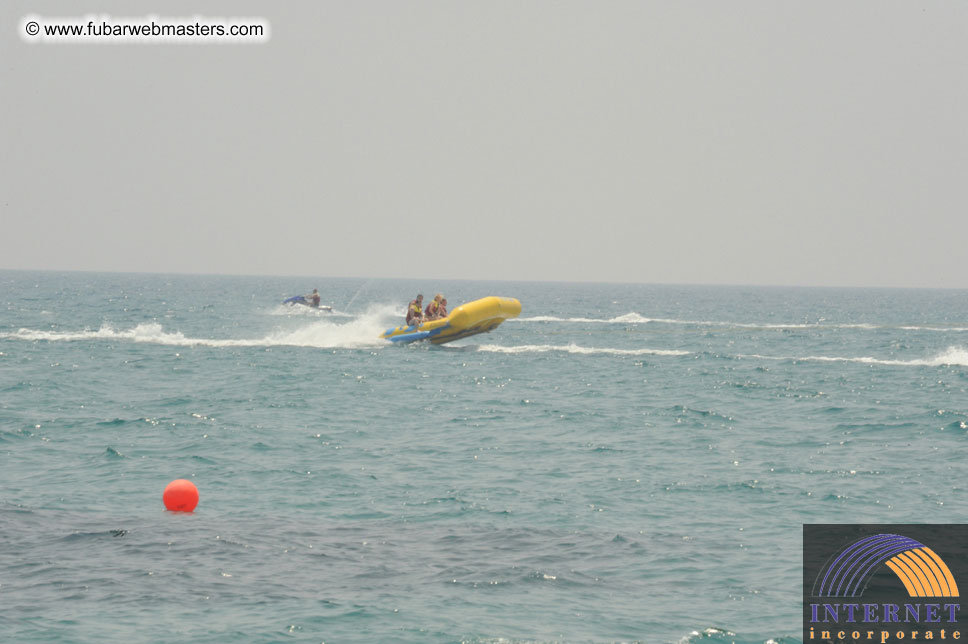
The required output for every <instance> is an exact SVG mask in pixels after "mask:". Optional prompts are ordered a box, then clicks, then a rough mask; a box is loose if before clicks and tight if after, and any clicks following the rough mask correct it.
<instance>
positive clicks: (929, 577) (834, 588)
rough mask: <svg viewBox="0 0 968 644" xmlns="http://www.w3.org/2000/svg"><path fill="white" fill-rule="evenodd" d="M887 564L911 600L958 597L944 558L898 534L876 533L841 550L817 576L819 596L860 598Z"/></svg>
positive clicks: (815, 586) (921, 544)
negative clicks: (871, 580) (916, 598)
mask: <svg viewBox="0 0 968 644" xmlns="http://www.w3.org/2000/svg"><path fill="white" fill-rule="evenodd" d="M882 565H886V566H887V567H888V568H889V569H890V570H891V571H892V572H893V573H894V574H895V575H896V576H897V578H898V579H899V580H900V581H901V583H902V584H903V585H904V588H905V590H907V592H908V595H910V596H911V597H958V596H959V594H958V585H957V584H956V583H955V580H954V577H953V576H952V574H951V570H950V569H949V568H948V566H947V565H946V564H945V563H944V561H942V559H941V557H939V556H938V555H937V553H935V552H934V551H933V550H931V549H930V548H928V547H927V546H925V545H924V544H923V543H921V542H919V541H916V540H915V539H911V538H909V537H905V536H902V535H898V534H875V535H870V536H867V537H864V538H862V539H858V540H857V541H854V542H853V543H850V544H848V545H847V546H845V547H844V548H842V549H841V550H840V551H839V552H838V553H837V554H836V556H834V557H833V558H832V560H831V561H830V563H829V564H828V565H827V566H825V567H824V568H823V569H822V570H821V571H820V573H819V574H818V575H817V580H816V582H814V595H815V596H817V597H857V596H859V595H863V593H864V589H865V588H866V587H867V584H868V582H869V581H870V579H871V577H873V575H874V573H876V572H877V571H878V570H879V569H880V567H881V566H882Z"/></svg>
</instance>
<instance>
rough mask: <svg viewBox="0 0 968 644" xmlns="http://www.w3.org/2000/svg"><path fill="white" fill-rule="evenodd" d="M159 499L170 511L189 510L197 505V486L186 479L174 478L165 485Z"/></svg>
mask: <svg viewBox="0 0 968 644" xmlns="http://www.w3.org/2000/svg"><path fill="white" fill-rule="evenodd" d="M161 499H162V500H163V501H164V502H165V508H166V509H168V510H171V511H172V512H191V511H192V510H194V509H195V506H196V505H198V488H197V487H195V484H194V483H192V482H191V481H189V480H186V479H176V480H174V481H172V482H171V483H169V484H168V486H167V487H165V493H164V494H162V496H161Z"/></svg>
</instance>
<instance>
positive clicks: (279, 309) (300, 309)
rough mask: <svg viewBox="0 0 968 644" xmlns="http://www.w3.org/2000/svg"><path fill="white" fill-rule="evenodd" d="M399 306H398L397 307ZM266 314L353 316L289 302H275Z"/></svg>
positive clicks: (309, 316) (324, 316)
mask: <svg viewBox="0 0 968 644" xmlns="http://www.w3.org/2000/svg"><path fill="white" fill-rule="evenodd" d="M398 308H399V307H398ZM266 313H267V314H269V315H272V316H275V317H286V318H293V317H300V318H302V317H305V318H311V319H316V318H351V317H355V316H354V315H353V314H352V313H344V312H343V311H337V310H335V309H333V310H332V311H328V310H326V309H314V308H313V307H311V306H302V305H298V304H297V305H296V306H290V305H289V304H277V305H276V306H275V307H273V308H272V309H269V310H268V311H266Z"/></svg>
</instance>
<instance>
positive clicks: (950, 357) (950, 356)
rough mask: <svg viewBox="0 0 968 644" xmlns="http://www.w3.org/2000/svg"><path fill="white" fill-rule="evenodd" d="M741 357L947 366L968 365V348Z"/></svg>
mask: <svg viewBox="0 0 968 644" xmlns="http://www.w3.org/2000/svg"><path fill="white" fill-rule="evenodd" d="M738 357H740V358H753V359H758V360H782V361H789V360H795V361H797V362H854V363H859V364H872V365H886V366H892V367H947V366H968V350H966V349H965V348H964V347H948V348H947V349H945V350H944V351H942V352H941V353H940V354H938V355H936V356H934V357H933V358H918V359H914V360H887V359H883V358H873V357H870V356H859V357H854V358H848V357H840V356H804V357H799V358H797V357H792V356H763V355H758V354H752V355H745V356H738Z"/></svg>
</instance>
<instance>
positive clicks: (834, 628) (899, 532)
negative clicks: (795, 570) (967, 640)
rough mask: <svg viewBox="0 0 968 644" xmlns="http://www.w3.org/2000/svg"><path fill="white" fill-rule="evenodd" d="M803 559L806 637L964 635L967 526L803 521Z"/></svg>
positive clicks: (855, 638)
mask: <svg viewBox="0 0 968 644" xmlns="http://www.w3.org/2000/svg"><path fill="white" fill-rule="evenodd" d="M926 544H931V547H929V546H928V545H926ZM939 552H940V553H942V554H939ZM942 555H943V556H944V558H942ZM803 565H804V586H803V588H804V603H803V608H804V616H803V627H804V628H803V630H804V633H803V638H804V642H818V641H819V642H855V643H856V642H880V643H881V644H885V643H886V642H902V641H903V642H905V643H906V642H909V641H910V642H923V641H924V642H928V641H934V640H945V641H947V640H960V639H961V628H962V624H961V619H960V612H961V604H960V603H959V602H958V598H960V595H959V591H958V584H957V582H956V579H958V578H961V579H963V578H964V577H963V574H965V569H966V566H968V526H965V525H914V524H912V525H905V526H879V525H804V526H803Z"/></svg>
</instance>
